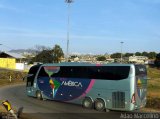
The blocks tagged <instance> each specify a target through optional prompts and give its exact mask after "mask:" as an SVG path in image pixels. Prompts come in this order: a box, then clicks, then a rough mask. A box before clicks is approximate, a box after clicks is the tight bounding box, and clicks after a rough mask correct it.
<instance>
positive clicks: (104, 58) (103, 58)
mask: <svg viewBox="0 0 160 119" xmlns="http://www.w3.org/2000/svg"><path fill="white" fill-rule="evenodd" d="M105 60H106V57H105V56H98V57H97V61H105Z"/></svg>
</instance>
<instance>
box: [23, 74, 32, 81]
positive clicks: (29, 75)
mask: <svg viewBox="0 0 160 119" xmlns="http://www.w3.org/2000/svg"><path fill="white" fill-rule="evenodd" d="M31 76H33V74H28V75H27V76H25V77H23V81H24V80H25V79H26V78H28V77H31Z"/></svg>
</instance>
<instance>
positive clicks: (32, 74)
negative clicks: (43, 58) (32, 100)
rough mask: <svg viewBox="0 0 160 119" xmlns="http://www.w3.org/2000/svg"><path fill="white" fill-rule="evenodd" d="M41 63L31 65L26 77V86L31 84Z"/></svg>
mask: <svg viewBox="0 0 160 119" xmlns="http://www.w3.org/2000/svg"><path fill="white" fill-rule="evenodd" d="M40 66H41V65H36V66H32V67H31V68H30V70H29V73H28V77H27V87H31V86H33V82H34V79H35V76H36V73H37V71H38V69H39V67H40Z"/></svg>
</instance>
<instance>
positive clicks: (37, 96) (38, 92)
mask: <svg viewBox="0 0 160 119" xmlns="http://www.w3.org/2000/svg"><path fill="white" fill-rule="evenodd" d="M36 98H37V99H39V100H42V93H41V91H39V90H38V91H37V92H36Z"/></svg>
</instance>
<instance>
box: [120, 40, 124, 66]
mask: <svg viewBox="0 0 160 119" xmlns="http://www.w3.org/2000/svg"><path fill="white" fill-rule="evenodd" d="M120 43H121V63H122V60H123V57H122V55H123V53H122V47H123V43H124V42H120Z"/></svg>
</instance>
